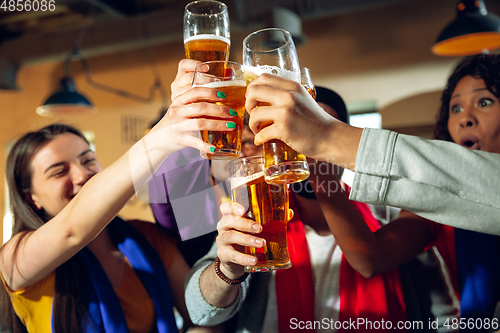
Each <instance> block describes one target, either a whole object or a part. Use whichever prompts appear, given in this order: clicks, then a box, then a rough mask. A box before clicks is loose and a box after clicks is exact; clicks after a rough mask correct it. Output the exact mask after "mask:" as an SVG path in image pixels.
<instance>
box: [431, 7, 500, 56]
mask: <svg viewBox="0 0 500 333" xmlns="http://www.w3.org/2000/svg"><path fill="white" fill-rule="evenodd" d="M496 49H500V17H498V16H497V15H494V14H490V13H488V11H487V9H486V5H485V4H484V1H483V0H461V1H460V2H459V3H458V5H457V17H456V19H455V20H454V21H452V22H451V23H450V24H448V26H446V28H445V29H444V30H443V31H442V32H441V34H440V35H439V37H438V40H437V41H436V43H435V44H434V46H433V47H432V49H431V50H432V53H434V54H435V55H437V56H443V57H461V56H469V55H474V54H480V53H490V52H491V51H494V50H496Z"/></svg>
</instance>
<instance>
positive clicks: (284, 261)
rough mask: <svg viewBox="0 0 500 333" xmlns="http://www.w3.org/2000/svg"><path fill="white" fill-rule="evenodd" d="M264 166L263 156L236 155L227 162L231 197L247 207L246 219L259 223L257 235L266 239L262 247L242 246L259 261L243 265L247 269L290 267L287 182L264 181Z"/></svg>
mask: <svg viewBox="0 0 500 333" xmlns="http://www.w3.org/2000/svg"><path fill="white" fill-rule="evenodd" d="M264 169H265V166H264V156H252V157H246V158H239V159H237V160H234V161H231V165H230V171H231V200H232V201H235V202H237V203H239V204H241V205H243V206H244V207H245V208H246V212H245V215H244V216H245V217H246V218H248V219H251V220H254V221H255V222H257V223H259V224H260V225H262V232H261V233H259V234H258V235H257V236H258V237H262V238H264V239H265V240H266V244H265V245H264V247H262V248H255V247H250V246H247V247H245V253H247V254H251V255H253V256H256V257H257V259H258V260H259V262H258V263H257V265H255V266H245V271H246V272H264V271H270V270H275V269H284V268H290V267H291V266H292V263H291V261H290V256H289V254H288V247H287V242H286V226H287V216H288V207H289V204H288V185H287V184H281V185H275V184H268V183H266V182H265V180H264Z"/></svg>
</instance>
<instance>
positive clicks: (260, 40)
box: [243, 28, 309, 184]
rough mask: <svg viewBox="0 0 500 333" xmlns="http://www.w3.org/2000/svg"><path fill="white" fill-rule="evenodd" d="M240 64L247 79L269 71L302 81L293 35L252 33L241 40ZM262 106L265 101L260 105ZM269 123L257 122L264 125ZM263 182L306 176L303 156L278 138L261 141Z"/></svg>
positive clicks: (273, 30) (271, 31) (268, 31)
mask: <svg viewBox="0 0 500 333" xmlns="http://www.w3.org/2000/svg"><path fill="white" fill-rule="evenodd" d="M243 65H244V66H245V75H246V77H247V82H249V81H251V80H253V79H255V78H256V77H257V76H259V75H261V74H263V73H268V74H272V75H277V76H280V77H283V78H286V79H289V80H293V81H295V82H299V83H300V82H301V74H300V66H299V60H298V56H297V51H296V50H295V45H294V44H293V40H292V35H290V33H289V32H288V31H286V30H283V29H277V28H270V29H263V30H259V31H256V32H254V33H251V34H250V35H248V36H247V37H246V38H245V39H244V41H243ZM259 105H261V106H262V105H264V104H259ZM266 125H269V124H265V123H263V124H260V126H262V127H265V126H266ZM263 146H264V156H265V158H266V172H265V175H266V182H268V183H273V184H284V183H295V182H299V181H302V180H304V179H307V177H309V166H308V164H307V161H306V157H305V156H304V155H303V154H301V153H299V152H296V151H295V150H293V149H292V148H290V147H289V146H288V145H286V144H285V143H284V142H282V141H280V140H276V139H273V140H270V141H268V142H266V143H264V145H263Z"/></svg>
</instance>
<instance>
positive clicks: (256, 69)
mask: <svg viewBox="0 0 500 333" xmlns="http://www.w3.org/2000/svg"><path fill="white" fill-rule="evenodd" d="M243 69H244V71H245V73H248V74H247V76H256V77H257V76H260V75H261V74H264V73H266V74H271V75H276V76H279V77H282V78H284V79H287V80H291V81H295V82H299V83H300V82H301V79H300V73H296V72H292V71H287V70H284V69H281V68H279V67H277V66H268V65H262V66H249V65H244V66H243Z"/></svg>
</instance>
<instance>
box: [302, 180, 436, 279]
mask: <svg viewBox="0 0 500 333" xmlns="http://www.w3.org/2000/svg"><path fill="white" fill-rule="evenodd" d="M322 181H323V182H326V183H328V182H337V184H338V179H337V177H336V176H334V175H333V176H332V175H325V174H318V175H317V176H316V175H315V177H311V178H310V182H311V185H312V186H313V188H314V189H315V193H316V197H317V199H318V201H319V203H320V205H321V209H322V211H323V214H324V216H325V218H326V220H327V222H328V226H329V227H330V230H331V232H332V233H333V235H334V237H335V240H336V241H337V242H338V244H339V246H340V248H341V249H342V252H343V254H344V255H345V257H346V259H347V260H348V261H349V263H350V264H351V266H352V267H353V268H354V269H355V270H357V271H358V272H360V273H361V274H362V275H363V276H365V277H372V276H375V275H377V274H379V273H383V272H385V271H388V270H390V269H392V268H395V267H398V266H399V265H401V264H403V263H405V262H407V261H408V260H410V259H412V258H414V257H415V256H416V255H418V254H419V253H420V252H422V250H423V249H424V248H425V246H427V245H428V244H429V242H430V241H431V230H430V227H429V224H428V222H427V221H425V220H424V219H423V218H421V217H418V216H417V215H414V214H412V213H409V212H402V213H401V214H400V216H399V217H398V218H397V219H396V220H394V221H392V222H391V223H389V224H387V225H385V226H383V227H382V228H380V229H379V230H377V231H376V232H375V233H372V232H371V230H370V229H369V227H368V226H367V224H366V223H365V221H364V220H363V218H362V216H361V215H360V214H359V213H358V211H357V210H356V209H355V208H354V207H353V206H352V205H351V204H350V203H349V200H348V198H347V196H346V194H345V193H344V191H343V190H342V189H341V187H340V186H329V187H328V188H330V189H338V190H337V191H329V190H328V188H325V187H320V186H317V185H318V184H321V182H322Z"/></svg>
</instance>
